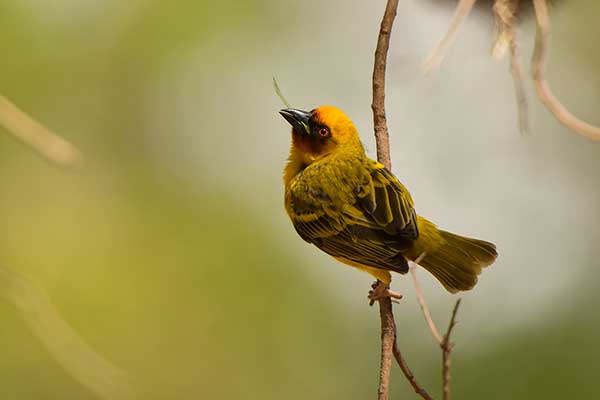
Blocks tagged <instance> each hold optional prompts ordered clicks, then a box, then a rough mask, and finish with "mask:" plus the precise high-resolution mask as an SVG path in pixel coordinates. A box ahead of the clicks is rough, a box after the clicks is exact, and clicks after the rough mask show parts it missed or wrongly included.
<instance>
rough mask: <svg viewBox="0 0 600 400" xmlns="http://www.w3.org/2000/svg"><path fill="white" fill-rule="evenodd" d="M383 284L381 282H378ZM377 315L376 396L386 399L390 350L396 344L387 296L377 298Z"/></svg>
mask: <svg viewBox="0 0 600 400" xmlns="http://www.w3.org/2000/svg"><path fill="white" fill-rule="evenodd" d="M380 284H382V285H383V283H380ZM378 301H379V317H380V318H381V363H380V365H379V388H378V390H377V398H378V399H379V400H388V398H389V391H390V371H391V366H392V352H393V348H394V346H395V344H396V323H395V322H394V314H393V313H392V300H391V299H390V298H389V297H384V298H382V299H379V300H378Z"/></svg>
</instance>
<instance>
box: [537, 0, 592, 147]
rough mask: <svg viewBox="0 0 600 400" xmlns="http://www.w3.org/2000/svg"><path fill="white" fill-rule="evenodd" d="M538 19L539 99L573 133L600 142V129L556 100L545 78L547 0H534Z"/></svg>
mask: <svg viewBox="0 0 600 400" xmlns="http://www.w3.org/2000/svg"><path fill="white" fill-rule="evenodd" d="M533 5H534V8H535V15H536V19H537V31H536V36H535V49H534V52H533V59H532V68H533V80H534V82H535V87H536V90H537V94H538V97H539V98H540V100H541V101H542V103H544V105H545V106H546V108H547V109H548V110H550V112H551V113H552V114H554V116H555V117H556V119H558V121H559V122H560V123H561V124H563V125H565V126H566V127H567V128H569V129H571V130H572V131H573V132H575V133H577V134H579V135H582V136H585V137H586V138H588V139H591V140H595V141H597V140H600V128H598V127H597V126H594V125H591V124H589V123H587V122H585V121H582V120H580V119H579V118H577V117H576V116H574V115H573V114H571V112H570V111H569V110H568V109H567V108H566V107H565V106H564V105H562V103H561V102H560V101H559V100H558V99H557V98H556V96H555V95H554V93H553V92H552V89H551V88H550V85H549V84H548V82H547V81H546V78H545V76H544V68H545V60H546V48H547V45H548V37H549V35H550V17H549V15H548V6H547V4H546V1H545V0H533Z"/></svg>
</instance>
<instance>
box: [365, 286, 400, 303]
mask: <svg viewBox="0 0 600 400" xmlns="http://www.w3.org/2000/svg"><path fill="white" fill-rule="evenodd" d="M371 287H372V288H373V290H370V291H369V296H368V298H369V305H370V306H372V305H373V304H375V302H376V301H377V300H381V299H384V298H386V297H388V298H390V299H392V301H394V300H393V299H398V300H400V299H401V298H402V295H401V294H400V293H396V292H393V291H391V290H390V287H389V285H387V284H385V283H383V282H381V281H376V282H375V283H373V284H372V285H371ZM394 302H395V301H394ZM395 303H397V302H395Z"/></svg>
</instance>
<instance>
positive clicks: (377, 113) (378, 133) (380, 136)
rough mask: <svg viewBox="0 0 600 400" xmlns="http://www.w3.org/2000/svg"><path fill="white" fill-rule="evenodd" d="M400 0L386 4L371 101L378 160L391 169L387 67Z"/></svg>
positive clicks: (374, 68)
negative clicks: (386, 100)
mask: <svg viewBox="0 0 600 400" xmlns="http://www.w3.org/2000/svg"><path fill="white" fill-rule="evenodd" d="M398 1H399V0H388V2H387V5H386V6H385V12H384V14H383V18H382V19H381V26H380V28H379V36H378V38H377V48H376V49H375V63H374V65H373V102H372V103H371V108H372V109H373V127H374V129H375V141H376V142H377V160H379V162H380V163H382V164H383V165H384V166H385V167H386V168H387V169H389V170H391V169H392V162H391V160H390V137H389V133H388V128H387V119H386V117H385V68H386V65H387V53H388V49H389V47H390V36H391V34H392V26H393V24H394V18H396V9H397V8H398Z"/></svg>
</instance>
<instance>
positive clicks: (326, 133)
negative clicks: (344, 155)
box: [319, 126, 329, 137]
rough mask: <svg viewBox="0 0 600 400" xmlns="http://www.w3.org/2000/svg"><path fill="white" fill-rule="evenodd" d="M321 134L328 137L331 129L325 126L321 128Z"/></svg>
mask: <svg viewBox="0 0 600 400" xmlns="http://www.w3.org/2000/svg"><path fill="white" fill-rule="evenodd" d="M319 135H320V136H321V137H327V136H329V129H327V128H325V127H324V126H323V127H321V128H319Z"/></svg>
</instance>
